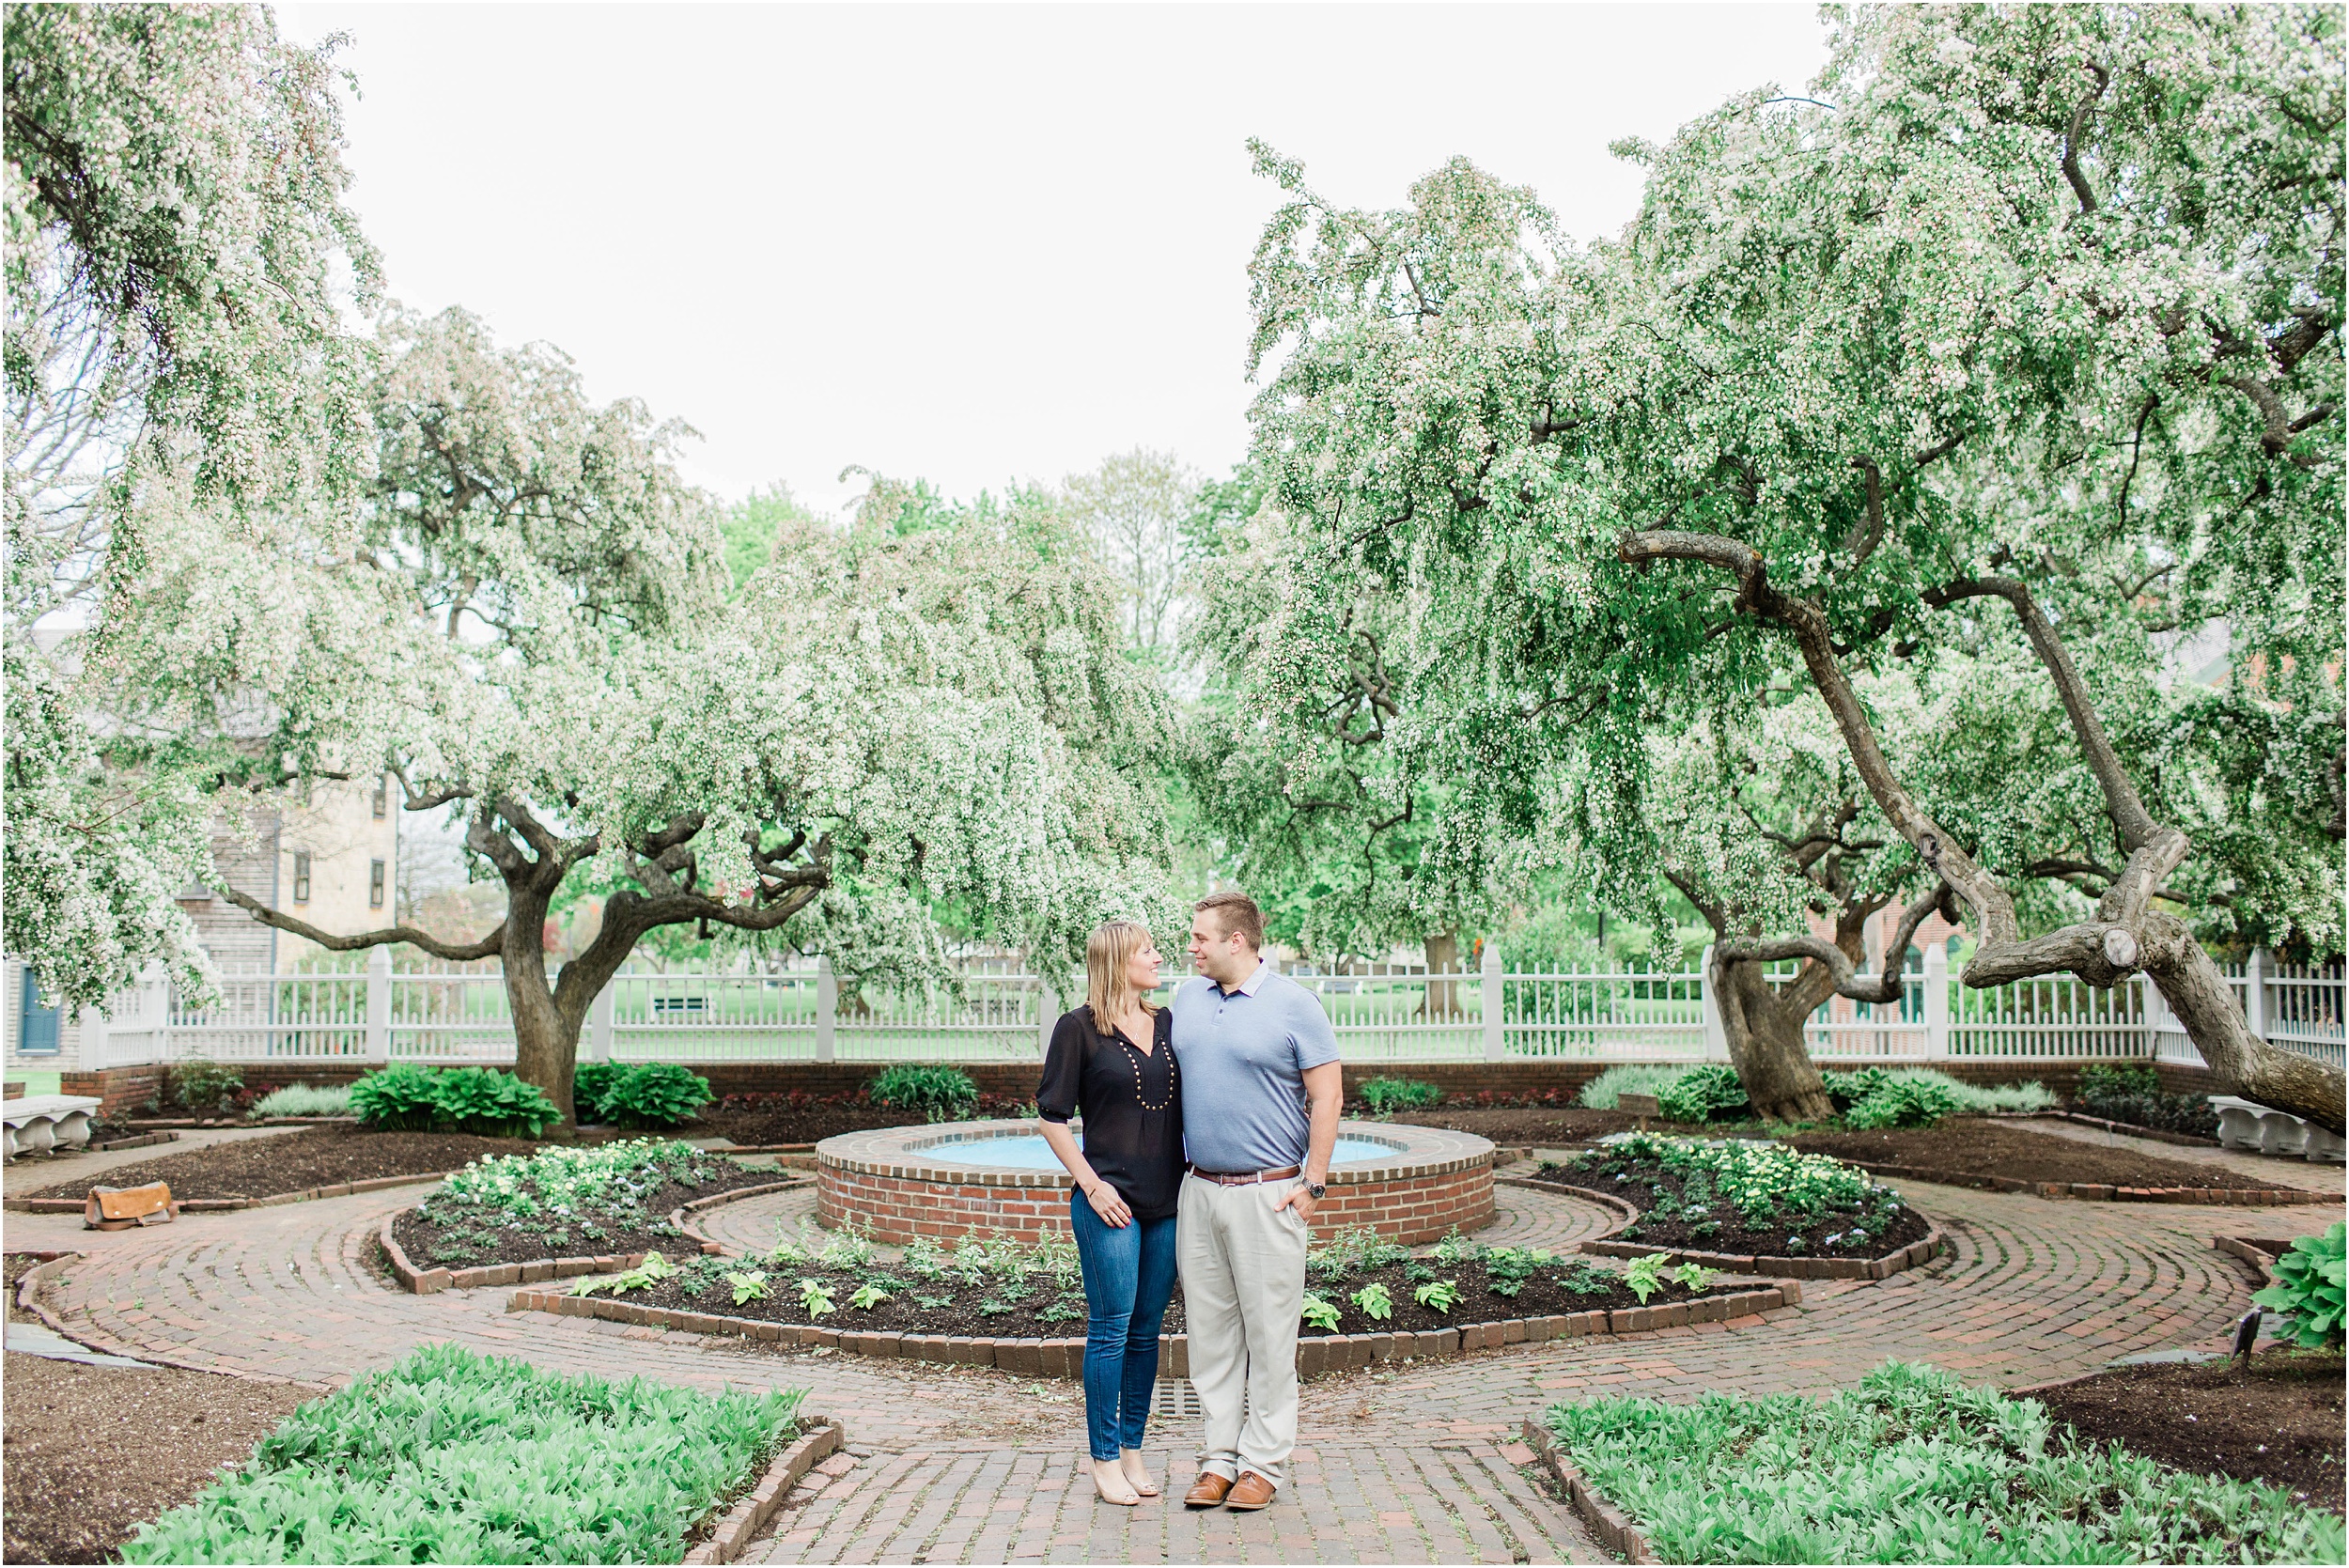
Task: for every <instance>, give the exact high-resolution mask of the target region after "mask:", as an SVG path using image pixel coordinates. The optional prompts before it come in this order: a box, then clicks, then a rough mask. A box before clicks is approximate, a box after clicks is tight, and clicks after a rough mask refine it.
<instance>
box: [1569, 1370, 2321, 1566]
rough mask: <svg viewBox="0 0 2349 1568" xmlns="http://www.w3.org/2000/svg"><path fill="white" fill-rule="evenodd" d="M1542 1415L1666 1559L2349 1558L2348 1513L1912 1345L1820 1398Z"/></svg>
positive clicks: (1650, 1404) (1626, 1406)
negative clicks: (2154, 1450)
mask: <svg viewBox="0 0 2349 1568" xmlns="http://www.w3.org/2000/svg"><path fill="white" fill-rule="evenodd" d="M1544 1421H1545V1424H1547V1425H1548V1428H1549V1429H1550V1431H1551V1432H1552V1433H1554V1434H1555V1435H1556V1436H1557V1438H1558V1441H1559V1444H1560V1446H1561V1447H1562V1448H1563V1450H1564V1451H1565V1453H1566V1457H1567V1458H1569V1459H1571V1460H1572V1461H1573V1462H1574V1464H1575V1465H1576V1467H1578V1468H1579V1469H1580V1470H1581V1471H1582V1473H1583V1475H1584V1476H1585V1477H1586V1478H1588V1480H1589V1483H1590V1484H1591V1486H1592V1487H1593V1488H1594V1489H1595V1490H1596V1491H1597V1492H1598V1493H1599V1494H1600V1495H1601V1496H1602V1497H1604V1498H1607V1499H1608V1501H1610V1502H1611V1503H1613V1504H1614V1505H1615V1506H1616V1507H1618V1508H1620V1509H1622V1510H1623V1511H1624V1512H1625V1513H1626V1514H1629V1515H1630V1516H1631V1518H1632V1522H1633V1523H1635V1524H1637V1525H1638V1526H1639V1527H1640V1529H1641V1531H1642V1532H1643V1533H1644V1534H1645V1535H1646V1536H1647V1537H1648V1539H1649V1541H1650V1542H1651V1543H1652V1544H1653V1545H1654V1547H1655V1549H1656V1553H1657V1556H1658V1557H1659V1558H1661V1559H1662V1560H1664V1561H1666V1562H2339V1561H2341V1554H2342V1545H2343V1539H2342V1531H2341V1520H2340V1519H2339V1518H2337V1517H2335V1516H2334V1515H2333V1514H2329V1513H2326V1512H2325V1511H2324V1510H2322V1509H2318V1508H2311V1507H2308V1506H2306V1505H2304V1504H2301V1503H2297V1502H2295V1501H2294V1500H2293V1499H2292V1497H2291V1495H2290V1494H2289V1493H2287V1492H2285V1491H2284V1490H2282V1489H2281V1488H2280V1487H2275V1486H2264V1485H2257V1484H2252V1483H2245V1482H2239V1481H2231V1480H2227V1479H2225V1478H2222V1477H2216V1476H2206V1475H2186V1474H2181V1473H2178V1472H2175V1471H2171V1470H2168V1469H2165V1468H2164V1467H2161V1466H2160V1465H2157V1464H2155V1462H2154V1461H2152V1460H2150V1459H2146V1458H2143V1457H2140V1456H2139V1455H2138V1454H2135V1453H2132V1452H2129V1451H2128V1450H2126V1449H2124V1448H2117V1447H2116V1448H2108V1447H2106V1446H2105V1445H2103V1444H2101V1443H2092V1442H2087V1441H2083V1440H2082V1439H2081V1438H2079V1436H2077V1434H2075V1433H2074V1432H2073V1431H2072V1430H2071V1429H2070V1428H2069V1427H2064V1428H2061V1429H2059V1428H2057V1427H2056V1426H2055V1425H2054V1423H2053V1422H2052V1421H2050V1420H2049V1418H2048V1415H2047V1410H2046V1406H2045V1405H2041V1404H2040V1403H2039V1402H2038V1401H2036V1400H2030V1399H2008V1398H2006V1397H2005V1396H2004V1395H2002V1394H2000V1393H1999V1392H1998V1391H1997V1390H1995V1389H1968V1388H1966V1387H1964V1386H1963V1385H1962V1384H1960V1383H1959V1382H1958V1380H1957V1379H1956V1378H1954V1377H1952V1376H1951V1375H1950V1374H1947V1373H1943V1372H1937V1371H1935V1370H1934V1369H1933V1368H1930V1367H1918V1366H1908V1365H1905V1364H1903V1363H1901V1362H1898V1361H1892V1362H1888V1363H1886V1364H1885V1365H1884V1366H1881V1367H1879V1368H1877V1369H1876V1370H1875V1371H1874V1372H1872V1373H1870V1374H1868V1375H1867V1376H1866V1377H1865V1378H1863V1379H1862V1380H1861V1382H1860V1385H1859V1388H1858V1389H1853V1390H1845V1391H1843V1392H1840V1393H1836V1394H1832V1395H1829V1396H1828V1397H1827V1398H1824V1399H1806V1398H1801V1397H1798V1396H1796V1395H1791V1394H1777V1395H1771V1396H1768V1397H1766V1398H1756V1399H1738V1398H1732V1397H1728V1396H1725V1395H1720V1394H1714V1395H1709V1396H1707V1397H1706V1398H1705V1399H1704V1400H1703V1402H1702V1403H1700V1404H1696V1405H1666V1404H1663V1403H1661V1402H1658V1401H1656V1400H1647V1399H1632V1398H1616V1399H1598V1400H1592V1401H1589V1402H1587V1403H1581V1404H1574V1405H1551V1406H1550V1407H1549V1409H1548V1411H1547V1412H1546V1413H1545V1415H1544Z"/></svg>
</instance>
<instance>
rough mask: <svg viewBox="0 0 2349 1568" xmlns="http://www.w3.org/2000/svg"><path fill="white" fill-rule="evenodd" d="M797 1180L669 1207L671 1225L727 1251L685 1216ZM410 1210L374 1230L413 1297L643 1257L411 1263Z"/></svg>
mask: <svg viewBox="0 0 2349 1568" xmlns="http://www.w3.org/2000/svg"><path fill="white" fill-rule="evenodd" d="M799 1185H800V1184H799V1182H797V1181H787V1182H762V1183H760V1184H759V1185H758V1186H755V1187H739V1188H735V1189H733V1190H732V1191H730V1192H720V1193H714V1194H712V1195H711V1196H709V1197H708V1198H697V1199H695V1200H694V1201H693V1202H692V1203H687V1204H685V1205H683V1206H682V1207H679V1208H674V1209H671V1210H670V1211H669V1223H671V1224H672V1225H675V1226H677V1228H678V1229H679V1230H680V1231H682V1232H684V1234H685V1235H686V1237H687V1238H688V1239H689V1240H691V1241H692V1242H693V1244H694V1245H695V1246H697V1247H699V1248H700V1249H701V1250H702V1251H703V1252H704V1253H707V1254H718V1255H723V1253H724V1251H725V1249H724V1248H723V1247H722V1246H720V1245H719V1244H718V1243H716V1242H714V1241H711V1240H708V1238H707V1237H705V1236H703V1235H702V1234H701V1233H700V1232H698V1231H696V1230H694V1229H693V1228H692V1226H690V1225H688V1224H686V1223H685V1220H684V1218H683V1217H684V1216H685V1215H686V1214H688V1213H691V1212H692V1211H694V1210H697V1209H706V1208H714V1207H716V1206H717V1205H718V1204H720V1203H731V1202H733V1201H734V1200H735V1199H737V1198H749V1197H753V1196H754V1195H756V1194H758V1193H761V1192H778V1191H781V1190H782V1189H784V1188H789V1187H797V1186H799ZM407 1212H408V1211H407V1210H406V1209H394V1210H393V1211H392V1212H391V1213H389V1214H387V1215H385V1216H384V1217H383V1223H382V1224H381V1226H380V1227H379V1228H378V1229H377V1231H376V1241H377V1243H378V1244H379V1245H380V1246H381V1248H382V1249H383V1259H384V1261H385V1262H386V1263H388V1264H390V1265H392V1277H393V1278H394V1279H395V1280H397V1281H399V1288H400V1289H402V1290H404V1291H407V1292H408V1293H409V1294H410V1295H412V1296H431V1295H434V1294H436V1293H438V1292H441V1291H444V1290H474V1289H477V1288H479V1287H480V1286H483V1285H521V1284H536V1283H537V1281H541V1280H555V1279H568V1278H570V1277H571V1276H572V1275H574V1274H619V1273H624V1272H626V1271H627V1270H629V1269H631V1268H634V1267H635V1266H636V1265H638V1264H641V1263H643V1262H644V1261H645V1254H644V1253H642V1252H599V1253H596V1254H595V1255H594V1256H592V1257H575V1258H537V1259H535V1260H533V1261H532V1262H529V1263H493V1264H483V1265H479V1266H477V1267H474V1268H418V1267H417V1266H416V1265H414V1264H413V1263H412V1262H410V1261H409V1258H408V1253H407V1251H406V1250H404V1249H403V1248H401V1246H400V1245H399V1243H398V1242H397V1241H396V1240H394V1239H393V1237H392V1226H393V1225H394V1224H395V1223H397V1220H398V1219H399V1217H400V1216H401V1215H403V1214H406V1213H407Z"/></svg>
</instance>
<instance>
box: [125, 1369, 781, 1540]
mask: <svg viewBox="0 0 2349 1568" xmlns="http://www.w3.org/2000/svg"><path fill="white" fill-rule="evenodd" d="M800 1400H801V1390H799V1389H785V1390H781V1391H777V1392H771V1393H764V1394H749V1393H739V1392H727V1393H723V1394H710V1393H703V1392H699V1391H695V1390H688V1389H679V1388H673V1387H670V1386H668V1385H665V1384H660V1383H650V1382H646V1381H645V1380H644V1379H642V1378H630V1380H628V1381H627V1382H625V1383H614V1382H610V1381H607V1380H605V1379H603V1378H599V1377H593V1376H568V1377H567V1376H561V1375H558V1374H553V1373H548V1372H541V1371H539V1370H538V1369H537V1368H535V1367H533V1366H531V1365H530V1364H529V1363H527V1362H524V1361H519V1360H506V1359H503V1358H490V1357H482V1356H477V1355H475V1354H474V1352H472V1351H470V1350H467V1349H464V1348H463V1347H462V1346H459V1345H454V1344H431V1345H425V1346H422V1347H420V1348H418V1349H416V1350H412V1351H411V1352H409V1354H408V1355H407V1356H405V1357H403V1358H401V1359H400V1361H399V1362H398V1363H397V1365H395V1366H393V1367H392V1368H390V1369H389V1370H387V1371H383V1372H376V1373H370V1374H366V1376H364V1377H361V1378H359V1379H358V1380H357V1381H356V1382H354V1383H352V1384H350V1386H349V1387H346V1388H344V1389H340V1390H338V1391H336V1392H334V1393H332V1394H329V1395H327V1396H326V1397H325V1398H323V1399H319V1400H313V1401H312V1402H311V1403H309V1404H307V1405H303V1406H302V1407H301V1408H300V1409H298V1410H296V1411H295V1412H294V1413H293V1414H292V1415H291V1416H289V1417H288V1418H287V1419H286V1421H285V1422H284V1424H282V1425H281V1426H279V1427H278V1429H277V1430H276V1431H275V1432H274V1433H272V1434H271V1435H270V1436H267V1437H265V1438H263V1439H262V1440H261V1443H260V1446H259V1447H258V1448H257V1449H256V1450H255V1451H254V1454H253V1457H252V1459H251V1460H249V1461H248V1462H247V1463H246V1464H245V1465H244V1467H243V1468H241V1470H238V1471H236V1472H234V1473H232V1474H229V1475H227V1476H226V1477H224V1478H223V1479H222V1480H220V1481H218V1482H216V1483H213V1485H212V1486H211V1487H210V1488H209V1489H208V1490H206V1491H205V1492H204V1493H203V1494H202V1495H201V1496H200V1497H198V1498H196V1499H195V1500H194V1502H192V1503H188V1504H186V1505H184V1506H182V1507H179V1508H176V1509H173V1510H172V1511H171V1512H170V1513H168V1514H164V1515H163V1517H161V1518H160V1519H157V1520H155V1521H154V1522H153V1523H151V1524H147V1525H142V1526H140V1527H139V1530H138V1533H137V1535H136V1536H135V1537H134V1538H133V1539H132V1541H131V1543H130V1544H129V1545H127V1546H125V1547H124V1548H123V1560H124V1561H125V1562H131V1563H181V1562H185V1563H200V1562H523V1563H534V1562H599V1563H600V1562H676V1561H677V1560H679V1559H681V1558H682V1557H683V1556H684V1555H685V1548H686V1542H687V1537H688V1536H689V1535H690V1534H691V1532H692V1530H693V1529H694V1527H695V1526H696V1525H697V1524H698V1523H699V1522H700V1521H701V1520H702V1519H703V1518H704V1517H706V1516H707V1515H708V1514H709V1513H710V1512H711V1510H712V1509H713V1508H714V1507H715V1506H716V1505H718V1504H719V1503H721V1502H723V1501H724V1500H725V1499H727V1498H730V1497H731V1496H732V1495H733V1494H734V1493H735V1492H737V1491H738V1490H739V1489H740V1488H741V1487H742V1485H743V1484H744V1483H746V1482H748V1481H749V1480H751V1479H752V1478H753V1475H754V1471H755V1468H756V1467H757V1466H759V1465H760V1464H761V1463H763V1462H764V1461H765V1460H766V1459H767V1458H768V1456H769V1455H770V1454H771V1453H772V1452H774V1451H775V1450H776V1449H777V1448H778V1447H780V1446H781V1445H782V1443H784V1442H785V1441H786V1440H787V1439H788V1437H789V1436H790V1435H791V1433H792V1431H793V1429H794V1421H793V1418H794V1416H795V1414H796V1412H797V1410H798V1408H799V1404H800Z"/></svg>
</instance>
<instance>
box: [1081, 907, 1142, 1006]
mask: <svg viewBox="0 0 2349 1568" xmlns="http://www.w3.org/2000/svg"><path fill="white" fill-rule="evenodd" d="M1149 940H1150V928H1149V927H1148V926H1146V925H1137V924H1134V923H1133V922H1132V921H1130V920H1112V921H1107V922H1104V923H1103V924H1099V925H1097V926H1095V927H1094V928H1093V935H1092V936H1090V937H1087V938H1086V939H1085V1001H1088V1002H1090V1003H1091V1004H1092V1007H1093V1027H1094V1028H1096V1029H1097V1030H1099V1031H1100V1032H1102V1033H1104V1034H1114V1033H1116V1032H1117V1022H1116V1020H1117V1019H1119V1018H1122V1017H1125V1016H1126V1009H1127V1008H1128V1007H1130V1006H1132V1005H1133V1004H1134V1003H1135V1002H1137V1001H1139V1002H1141V1003H1142V1010H1143V1012H1145V1013H1156V1012H1157V1011H1158V1008H1157V1006H1156V1005H1154V1004H1153V1003H1152V1002H1151V1001H1149V1000H1148V999H1146V998H1144V997H1143V996H1141V995H1139V994H1138V993H1137V992H1136V991H1135V989H1134V985H1133V982H1132V981H1130V980H1128V979H1127V978H1126V965H1127V964H1128V962H1129V961H1130V960H1131V959H1132V958H1133V955H1135V954H1137V953H1139V952H1141V951H1142V949H1143V946H1144V945H1145V944H1146V943H1148V941H1149Z"/></svg>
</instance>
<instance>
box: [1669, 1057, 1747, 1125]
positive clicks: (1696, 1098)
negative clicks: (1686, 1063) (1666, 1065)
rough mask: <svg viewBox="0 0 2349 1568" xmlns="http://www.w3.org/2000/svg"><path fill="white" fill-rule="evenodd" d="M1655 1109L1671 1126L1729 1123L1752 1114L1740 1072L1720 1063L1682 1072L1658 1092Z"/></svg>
mask: <svg viewBox="0 0 2349 1568" xmlns="http://www.w3.org/2000/svg"><path fill="white" fill-rule="evenodd" d="M1656 1109H1657V1112H1658V1113H1659V1114H1661V1115H1662V1116H1663V1118H1664V1119H1665V1120H1666V1121H1668V1122H1728V1121H1735V1120H1736V1119H1737V1118H1738V1117H1740V1116H1743V1115H1745V1114H1746V1113H1747V1112H1749V1111H1750V1110H1752V1109H1753V1107H1752V1102H1751V1101H1750V1100H1748V1099H1747V1098H1746V1086H1745V1085H1744V1084H1742V1083H1740V1082H1738V1081H1737V1071H1736V1069H1735V1068H1734V1067H1728V1066H1724V1065H1722V1064H1721V1063H1718V1062H1707V1063H1701V1064H1700V1065H1697V1066H1694V1067H1686V1068H1683V1069H1682V1070H1681V1073H1680V1076H1679V1077H1678V1078H1675V1079H1672V1081H1671V1082H1670V1083H1667V1084H1665V1085H1663V1086H1662V1087H1661V1088H1659V1089H1657V1091H1656Z"/></svg>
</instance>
